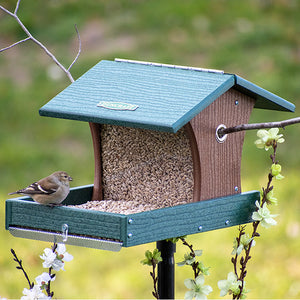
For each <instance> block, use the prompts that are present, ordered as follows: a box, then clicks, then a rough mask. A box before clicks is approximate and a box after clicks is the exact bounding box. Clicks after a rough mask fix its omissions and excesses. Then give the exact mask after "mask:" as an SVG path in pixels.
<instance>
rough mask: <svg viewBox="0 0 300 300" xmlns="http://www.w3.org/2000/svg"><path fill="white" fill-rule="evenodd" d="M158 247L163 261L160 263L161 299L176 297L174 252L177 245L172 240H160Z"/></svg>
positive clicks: (159, 292) (159, 287) (159, 290)
mask: <svg viewBox="0 0 300 300" xmlns="http://www.w3.org/2000/svg"><path fill="white" fill-rule="evenodd" d="M156 247H157V249H158V250H159V251H160V252H161V257H162V259H163V260H162V262H160V263H159V264H158V270H157V272H158V273H157V274H158V282H157V284H158V295H159V299H174V294H175V293H174V291H175V289H174V252H176V245H175V244H173V243H172V242H167V241H165V240H164V241H158V242H156Z"/></svg>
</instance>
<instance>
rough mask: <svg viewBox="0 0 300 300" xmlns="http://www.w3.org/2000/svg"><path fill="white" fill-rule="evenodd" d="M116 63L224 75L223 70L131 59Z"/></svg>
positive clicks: (117, 59)
mask: <svg viewBox="0 0 300 300" xmlns="http://www.w3.org/2000/svg"><path fill="white" fill-rule="evenodd" d="M115 61H116V62H123V63H131V64H139V65H146V66H155V67H166V68H171V69H181V70H191V71H198V72H207V73H217V74H224V71H223V70H216V69H205V68H195V67H189V66H180V65H171V64H162V63H155V62H148V61H140V60H131V59H123V58H115Z"/></svg>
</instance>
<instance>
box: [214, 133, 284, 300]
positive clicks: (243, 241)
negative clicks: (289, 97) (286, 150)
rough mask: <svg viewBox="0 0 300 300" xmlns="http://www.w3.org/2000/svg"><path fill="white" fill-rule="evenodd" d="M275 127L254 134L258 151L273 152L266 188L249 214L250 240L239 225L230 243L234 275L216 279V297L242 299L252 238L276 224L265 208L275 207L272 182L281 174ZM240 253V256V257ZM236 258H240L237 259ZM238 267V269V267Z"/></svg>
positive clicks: (279, 141) (278, 136)
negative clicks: (231, 244)
mask: <svg viewBox="0 0 300 300" xmlns="http://www.w3.org/2000/svg"><path fill="white" fill-rule="evenodd" d="M278 132H279V129H278V128H271V129H270V130H268V131H267V130H265V129H261V130H259V131H258V132H257V136H258V137H259V139H258V140H256V141H255V145H256V146H257V147H258V148H260V149H265V150H266V151H268V150H269V149H272V150H273V153H272V154H271V155H270V159H271V161H272V165H271V168H270V171H269V173H268V176H267V178H268V181H267V185H266V187H265V188H264V187H263V188H262V192H261V202H260V203H259V202H258V201H256V203H255V205H256V211H255V212H253V214H252V220H253V223H252V234H251V237H249V236H248V234H246V232H245V228H246V226H239V228H238V231H239V234H238V237H237V238H235V240H234V246H233V251H232V255H234V257H232V259H231V262H232V264H233V266H234V272H231V273H229V274H228V277H227V280H220V281H219V282H218V286H219V288H220V290H221V293H220V295H221V296H225V295H226V294H227V293H229V294H232V297H233V299H242V298H244V297H245V294H246V293H247V292H248V291H247V290H246V289H245V278H246V275H247V263H248V261H249V260H250V259H251V255H250V252H251V249H252V247H253V246H255V240H254V239H255V238H256V237H259V236H260V234H259V233H258V227H259V225H260V224H261V225H262V226H263V227H266V228H269V227H270V226H273V225H276V224H277V222H276V221H275V220H274V219H273V218H274V217H276V215H272V214H271V213H270V210H269V209H268V207H267V206H268V205H271V204H275V205H276V204H277V199H276V198H275V197H274V196H273V188H274V186H273V185H272V184H273V179H274V178H275V179H278V180H280V179H282V178H284V177H283V176H282V175H281V166H280V165H279V164H278V161H277V160H276V153H277V145H278V144H279V143H283V142H284V139H283V137H282V134H278ZM243 251H244V255H241V254H242V252H243ZM239 257H240V259H239ZM238 265H239V267H238Z"/></svg>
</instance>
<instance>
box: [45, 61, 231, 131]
mask: <svg viewBox="0 0 300 300" xmlns="http://www.w3.org/2000/svg"><path fill="white" fill-rule="evenodd" d="M233 84H234V76H233V75H224V74H213V73H207V72H199V71H193V70H183V69H172V68H167V67H157V66H148V65H140V64H132V63H124V62H116V61H101V62H99V63H98V64H97V65H95V66H94V67H93V68H91V69H90V70H89V71H88V72H87V73H85V74H84V75H83V76H82V77H80V78H79V79H78V80H76V81H75V82H74V83H72V84H71V85H70V86H69V87H67V88H66V89H65V90H64V91H62V92H61V93H60V94H58V95H57V96H56V97H54V98H53V99H52V100H51V101H50V102H49V103H48V104H46V105H45V106H43V107H42V108H41V109H40V114H41V115H42V116H48V117H58V118H67V119H74V120H81V121H88V122H96V123H102V124H112V125H122V126H129V127H139V128H146V129H153V130H161V131H167V132H176V131H177V130H179V129H180V128H181V127H182V126H184V125H185V124H186V123H187V122H188V121H190V120H191V119H192V118H193V117H194V116H195V115H197V114H198V113H199V112H200V111H201V110H203V109H204V108H205V107H206V106H208V105H209V104H210V103H212V102H213V101H214V100H215V99H216V98H217V97H219V96H220V95H221V94H223V93H224V92H225V91H227V90H228V89H229V88H230V87H231V86H232V85H233ZM100 101H113V102H124V103H128V104H133V105H138V108H137V109H135V110H134V111H130V110H124V111H118V110H110V109H107V108H103V107H97V104H98V103H99V102H100Z"/></svg>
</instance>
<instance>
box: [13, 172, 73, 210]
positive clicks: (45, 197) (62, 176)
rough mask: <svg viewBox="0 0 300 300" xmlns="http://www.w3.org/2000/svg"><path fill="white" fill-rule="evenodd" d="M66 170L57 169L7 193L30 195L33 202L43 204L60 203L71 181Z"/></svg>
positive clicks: (66, 193)
mask: <svg viewBox="0 0 300 300" xmlns="http://www.w3.org/2000/svg"><path fill="white" fill-rule="evenodd" d="M72 180H73V179H72V177H70V176H69V175H68V174H67V173H66V172H63V171H57V172H54V173H53V174H51V175H49V176H48V177H45V178H42V179H40V180H39V181H36V182H34V183H32V184H30V185H29V186H28V187H26V188H24V189H21V190H18V191H16V192H13V193H9V194H8V195H13V194H20V195H26V196H29V197H31V198H32V199H33V200H34V201H35V202H37V203H39V204H43V205H50V206H56V205H60V203H61V202H63V201H64V200H65V199H66V197H67V196H68V194H69V191H70V185H69V182H70V181H72Z"/></svg>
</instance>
